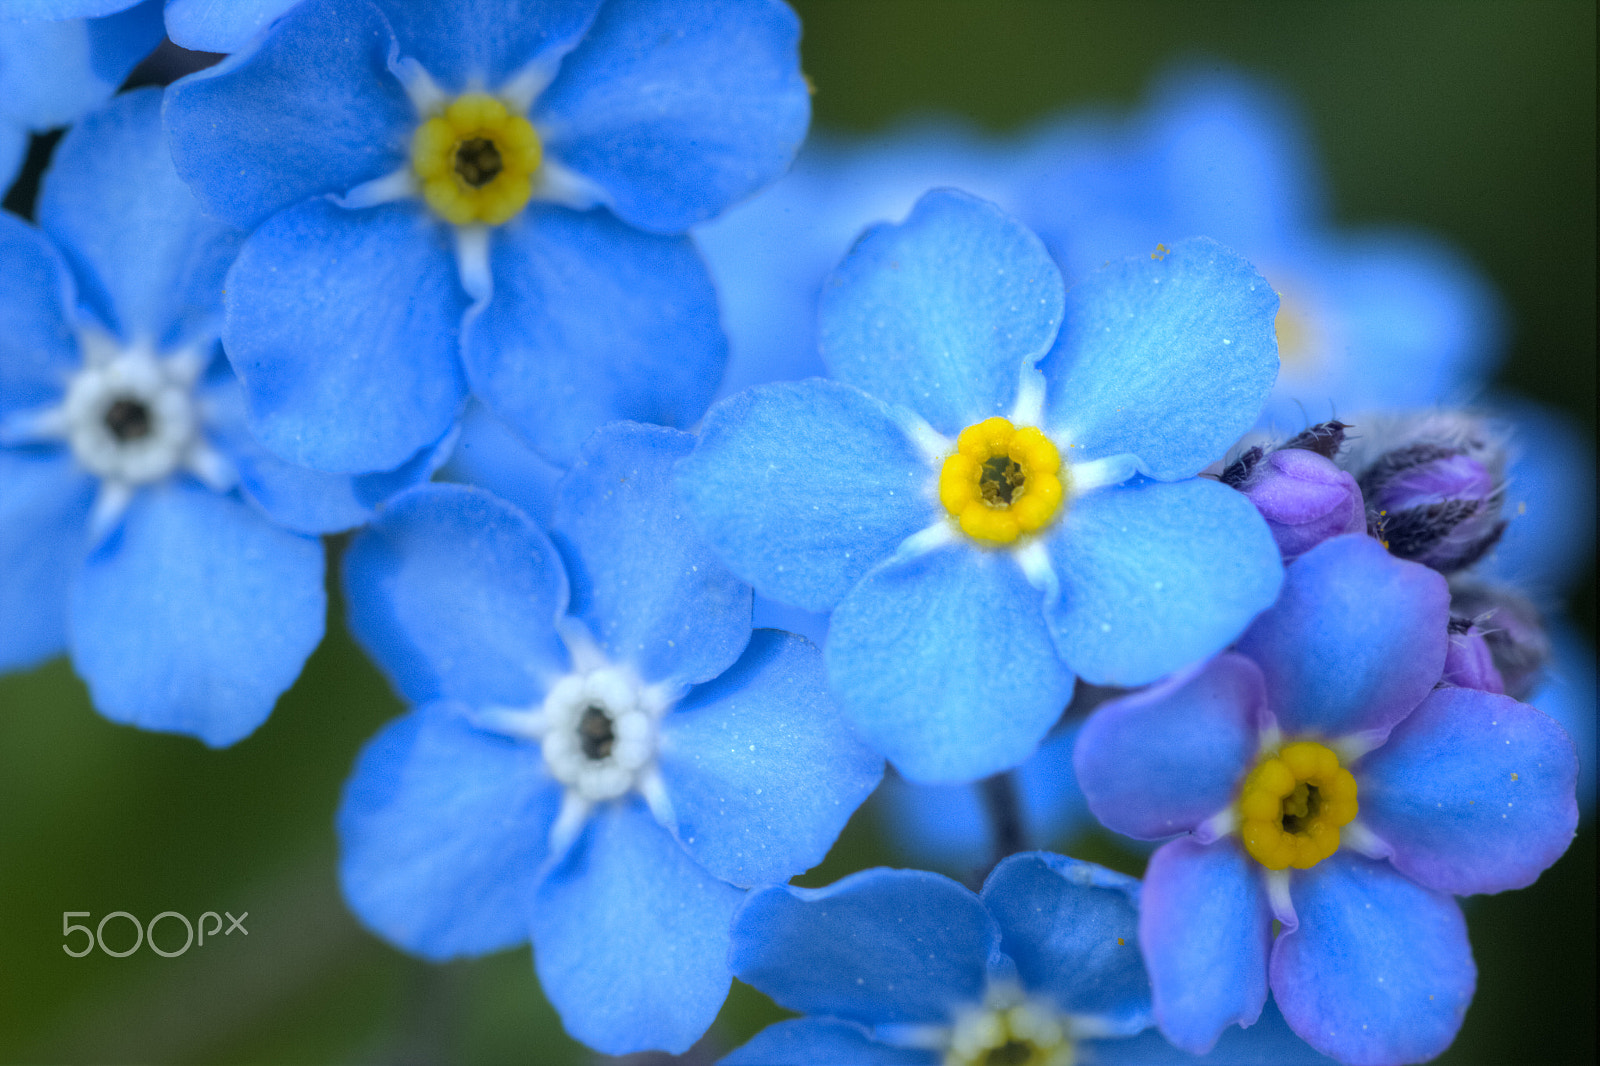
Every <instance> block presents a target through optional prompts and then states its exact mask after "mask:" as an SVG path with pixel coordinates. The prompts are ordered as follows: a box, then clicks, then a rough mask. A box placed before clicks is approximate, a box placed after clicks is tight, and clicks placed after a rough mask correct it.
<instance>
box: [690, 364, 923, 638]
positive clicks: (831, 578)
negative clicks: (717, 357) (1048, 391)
mask: <svg viewBox="0 0 1600 1066" xmlns="http://www.w3.org/2000/svg"><path fill="white" fill-rule="evenodd" d="M934 476H935V475H934V473H933V471H932V470H930V469H929V467H928V463H927V461H926V460H925V459H924V458H923V457H922V455H921V453H919V452H918V451H917V448H916V446H915V445H914V444H913V443H912V442H911V440H910V438H909V437H907V436H906V433H905V431H904V430H903V429H901V427H900V425H899V423H898V422H896V420H895V416H894V414H893V413H892V412H891V411H890V410H889V409H888V408H887V407H885V406H884V405H883V404H882V403H880V402H879V401H877V400H874V399H873V398H872V397H870V396H867V395H865V394H863V393H861V392H859V391H857V390H856V389H853V388H851V387H850V386H848V385H840V384H838V383H836V382H831V381H818V380H811V381H800V382H785V383H782V384H776V385H764V386H757V387H756V388H754V389H751V390H750V391H749V392H744V393H741V394H739V395H738V396H733V397H730V398H728V399H726V400H723V401H722V402H721V403H719V404H717V405H716V406H715V407H713V408H712V409H711V411H710V413H709V414H707V415H706V421H705V425H704V426H702V427H701V430H700V441H699V443H698V444H696V446H695V450H694V454H693V455H690V456H689V457H688V458H686V459H684V460H683V461H682V462H681V463H679V464H678V490H679V492H680V493H681V494H682V496H683V500H684V503H685V505H686V506H687V507H688V509H689V514H690V516H691V517H692V518H693V519H694V520H695V521H696V522H697V523H698V524H699V526H700V533H701V535H702V536H704V537H705V538H706V539H707V540H708V541H710V542H711V545H712V546H713V547H714V548H716V550H717V552H718V554H720V555H721V556H722V558H723V560H724V561H726V562H727V564H728V566H729V567H731V568H732V569H733V572H734V573H736V574H738V575H739V576H740V577H742V578H744V579H745V580H746V581H748V582H750V583H751V584H752V585H754V586H755V587H756V590H757V591H758V592H760V593H761V594H762V595H764V596H770V597H772V598H773V599H775V600H777V601H778V602H779V603H788V604H793V605H795V606H797V607H803V608H805V609H806V610H808V611H826V610H830V609H832V608H833V606H834V605H835V604H837V603H838V602H839V601H840V600H841V599H843V598H844V594H845V593H846V592H849V591H850V587H851V586H852V585H854V584H855V583H856V582H857V581H858V580H860V579H861V577H862V575H864V574H865V573H866V572H867V571H868V570H870V569H872V567H874V566H875V565H877V564H878V563H879V562H880V561H881V560H882V559H884V558H885V557H886V556H887V555H889V553H890V552H892V551H894V549H895V548H897V547H898V546H899V545H900V542H901V541H903V540H905V538H906V537H908V536H910V535H911V534H913V533H915V532H917V531H918V530H919V529H922V528H924V527H926V526H927V525H928V524H929V523H930V522H932V521H934V519H935V517H936V515H935V512H936V510H937V505H936V504H935V503H933V502H932V501H931V500H929V499H927V498H925V494H926V490H927V486H928V485H929V484H930V483H931V481H932V480H933V478H934Z"/></svg>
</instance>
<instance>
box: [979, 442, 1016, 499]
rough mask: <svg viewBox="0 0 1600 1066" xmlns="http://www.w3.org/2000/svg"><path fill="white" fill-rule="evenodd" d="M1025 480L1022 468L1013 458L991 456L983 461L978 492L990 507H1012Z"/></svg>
mask: <svg viewBox="0 0 1600 1066" xmlns="http://www.w3.org/2000/svg"><path fill="white" fill-rule="evenodd" d="M1025 480H1026V478H1025V476H1024V475H1023V473H1022V467H1021V466H1019V465H1017V462H1016V460H1014V459H1012V458H1011V456H1009V455H995V456H990V457H989V458H988V459H985V460H984V461H983V471H982V473H980V474H979V475H978V492H979V493H981V494H982V496H983V502H984V503H986V504H988V505H989V506H990V507H1010V506H1011V500H1012V498H1013V497H1014V496H1016V494H1017V493H1018V492H1020V491H1022V483H1023V481H1025Z"/></svg>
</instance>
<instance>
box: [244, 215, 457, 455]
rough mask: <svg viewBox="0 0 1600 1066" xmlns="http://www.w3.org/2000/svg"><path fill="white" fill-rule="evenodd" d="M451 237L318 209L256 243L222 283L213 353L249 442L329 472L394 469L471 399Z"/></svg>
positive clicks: (418, 224)
mask: <svg viewBox="0 0 1600 1066" xmlns="http://www.w3.org/2000/svg"><path fill="white" fill-rule="evenodd" d="M446 240H447V234H446V233H445V231H444V230H443V229H442V228H441V227H439V226H437V225H435V224H434V222H433V220H432V219H430V218H429V217H428V216H427V214H426V213H425V212H424V211H423V210H422V209H421V208H418V207H416V206H414V205H410V204H398V205H391V206H387V207H375V208H371V209H368V210H365V211H346V210H345V209H343V208H340V207H335V206H334V205H333V204H331V203H328V202H327V201H324V200H313V201H310V202H309V203H305V204H302V205H301V206H299V207H297V208H293V209H291V210H289V211H284V212H282V213H281V214H278V215H275V216H274V217H273V218H272V219H271V220H270V221H268V222H267V224H266V225H264V226H262V227H261V228H260V229H258V230H256V231H255V233H253V234H251V236H250V239H249V240H248V241H246V242H245V245H244V249H243V251H241V252H240V253H239V259H238V262H236V263H235V264H234V267H233V270H232V271H230V272H229V274H228V293H227V319H226V321H225V323H224V326H223V335H222V342H223V345H224V346H225V347H226V348H227V350H228V358H229V359H230V360H231V361H232V363H233V368H234V370H235V371H236V372H237V373H238V375H239V378H240V380H241V381H243V382H244V387H245V392H246V394H247V395H248V396H249V399H250V409H251V413H252V415H253V416H254V423H253V428H254V430H255V433H256V436H257V437H258V438H259V439H260V440H261V443H263V444H265V445H266V446H267V447H268V448H269V449H271V450H272V451H274V452H276V453H277V454H278V455H279V456H280V457H281V458H284V459H287V460H288V461H290V462H293V463H298V464H299V465H301V466H309V467H312V468H314V469H318V470H326V471H329V472H332V473H366V472H369V471H373V470H392V469H394V468H395V467H397V466H399V465H401V464H402V463H404V462H406V461H407V460H408V459H410V458H411V457H412V456H413V455H415V454H416V453H417V452H418V451H419V450H420V449H422V448H424V447H426V446H427V445H429V444H432V443H433V442H434V441H436V440H438V439H439V438H440V437H441V436H443V435H444V433H445V431H446V430H447V429H449V428H450V426H451V424H452V423H453V422H454V421H455V418H456V416H457V414H459V413H460V410H461V404H462V401H463V400H465V399H466V392H467V388H466V381H465V380H464V378H463V377H462V373H461V367H460V363H459V360H458V358H457V355H456V344H457V337H458V332H459V329H460V323H461V316H462V314H463V312H464V311H465V310H466V306H467V299H466V296H465V294H464V293H462V292H461V289H460V286H459V285H458V284H457V282H456V274H455V264H454V262H453V261H452V258H451V253H450V249H449V247H448V246H447V244H446Z"/></svg>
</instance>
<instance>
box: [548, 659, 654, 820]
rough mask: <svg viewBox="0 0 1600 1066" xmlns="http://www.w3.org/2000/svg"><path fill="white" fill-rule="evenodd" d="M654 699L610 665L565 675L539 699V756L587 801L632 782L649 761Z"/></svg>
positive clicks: (618, 793)
mask: <svg viewBox="0 0 1600 1066" xmlns="http://www.w3.org/2000/svg"><path fill="white" fill-rule="evenodd" d="M655 702H656V701H654V700H652V699H650V698H649V696H648V694H646V693H645V692H643V691H641V689H640V687H639V685H638V684H637V683H636V682H634V681H633V680H632V679H631V678H630V677H628V676H627V675H625V674H624V673H623V672H622V671H620V670H618V669H616V668H615V667H609V666H606V667H601V668H599V669H597V670H592V671H590V672H589V673H586V674H568V675H567V676H566V677H564V678H562V679H561V680H560V681H559V682H557V683H556V685H555V687H554V688H552V689H551V690H550V694H549V695H548V696H546V697H545V700H544V708H543V710H544V740H543V751H544V761H545V764H546V765H547V766H549V768H550V774H551V776H552V777H554V778H555V779H556V780H557V781H560V782H561V783H562V784H563V785H566V786H567V788H568V789H570V790H571V791H572V792H574V793H576V794H577V796H578V797H579V798H580V799H583V800H586V801H588V802H590V803H596V802H599V801H601V800H608V799H615V798H616V797H618V796H621V795H625V794H626V793H628V792H630V791H632V790H633V789H635V788H636V787H638V785H639V782H640V779H641V777H642V776H643V775H644V773H645V772H646V771H647V770H648V769H649V768H650V766H651V764H652V763H653V761H654V760H655V753H656V718H657V717H658V714H657V713H655V712H656V711H657V708H655V707H654V706H653V704H654V703H655Z"/></svg>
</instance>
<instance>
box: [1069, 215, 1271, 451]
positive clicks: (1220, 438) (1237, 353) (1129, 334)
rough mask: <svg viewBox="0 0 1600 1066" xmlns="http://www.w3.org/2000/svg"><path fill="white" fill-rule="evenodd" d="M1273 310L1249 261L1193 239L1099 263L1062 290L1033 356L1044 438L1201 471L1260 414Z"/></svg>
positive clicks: (1266, 382) (1267, 287)
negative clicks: (1042, 354) (1046, 339)
mask: <svg viewBox="0 0 1600 1066" xmlns="http://www.w3.org/2000/svg"><path fill="white" fill-rule="evenodd" d="M1158 254H1159V255H1160V257H1159V258H1158V257H1157V256H1158ZM1277 312H1278V296H1277V294H1276V293H1275V292H1273V291H1272V286H1270V285H1268V284H1267V283H1266V281H1265V279H1263V278H1262V277H1261V275H1260V274H1258V273H1256V271H1255V268H1254V267H1252V266H1251V265H1250V264H1249V263H1247V262H1245V261H1244V260H1243V259H1241V258H1239V257H1238V256H1237V255H1235V254H1234V253H1233V252H1230V251H1228V250H1227V249H1226V248H1223V247H1222V246H1221V245H1219V244H1217V243H1216V242H1215V241H1212V240H1208V239H1206V238H1203V237H1196V238H1191V239H1189V240H1184V241H1179V242H1178V243H1176V244H1174V245H1173V246H1172V249H1171V250H1170V251H1168V252H1166V253H1165V254H1160V253H1152V254H1151V255H1150V256H1148V257H1144V256H1140V257H1137V258H1133V259H1125V260H1123V261H1121V262H1117V263H1111V264H1109V265H1107V266H1105V267H1102V268H1101V269H1100V270H1097V271H1095V272H1094V273H1093V274H1090V275H1089V276H1088V277H1087V278H1085V279H1084V280H1083V281H1081V282H1079V283H1078V284H1077V285H1074V286H1073V287H1072V289H1071V291H1070V292H1068V294H1067V310H1066V317H1065V318H1064V320H1063V321H1062V324H1061V334H1060V337H1059V338H1058V339H1057V340H1056V343H1055V347H1054V348H1052V349H1051V351H1050V355H1049V357H1048V358H1047V359H1045V360H1044V362H1042V363H1041V364H1040V369H1041V370H1043V371H1044V376H1045V380H1046V382H1047V383H1048V389H1047V391H1046V394H1045V395H1046V408H1045V420H1046V422H1047V424H1048V425H1049V426H1050V430H1051V436H1052V437H1056V438H1057V439H1064V440H1066V441H1067V442H1069V443H1070V444H1071V445H1072V446H1073V448H1075V449H1076V450H1077V455H1079V456H1083V457H1086V458H1089V459H1099V458H1102V457H1105V456H1113V455H1121V454H1132V455H1136V456H1138V458H1139V460H1140V469H1141V470H1142V471H1143V472H1144V473H1146V474H1148V475H1150V476H1151V477H1155V478H1160V479H1162V480H1164V481H1172V480H1176V479H1178V478H1183V477H1189V476H1191V475H1194V474H1197V473H1199V472H1200V471H1201V470H1202V469H1204V468H1205V467H1206V466H1207V465H1208V464H1209V463H1211V462H1213V461H1215V460H1217V459H1220V458H1222V453H1223V452H1225V451H1226V450H1227V449H1228V447H1229V446H1230V445H1232V444H1233V442H1234V441H1236V440H1238V439H1239V436H1240V434H1242V433H1244V431H1245V430H1247V429H1249V428H1250V426H1251V425H1252V424H1253V423H1254V422H1255V420H1256V417H1257V416H1258V415H1259V414H1260V413H1261V407H1262V404H1264V403H1265V402H1266V398H1267V393H1268V392H1269V391H1271V389H1272V383H1273V381H1274V380H1275V379H1276V378H1277V376H1278V341H1277V336H1276V334H1275V333H1274V331H1273V320H1274V318H1275V316H1276V315H1277Z"/></svg>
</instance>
